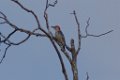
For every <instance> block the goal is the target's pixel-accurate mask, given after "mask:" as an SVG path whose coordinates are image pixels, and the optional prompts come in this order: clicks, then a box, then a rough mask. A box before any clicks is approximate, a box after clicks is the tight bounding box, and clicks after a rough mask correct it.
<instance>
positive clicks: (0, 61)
mask: <svg viewBox="0 0 120 80" xmlns="http://www.w3.org/2000/svg"><path fill="white" fill-rule="evenodd" d="M10 46H11V44H9V45H8V46H7V47H6V49H5V52H4V54H3V56H2V59H1V60H0V64H1V63H2V62H3V60H4V58H5V56H6V53H7V50H8V49H9V48H10Z"/></svg>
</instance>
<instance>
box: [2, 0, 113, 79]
mask: <svg viewBox="0 0 120 80" xmlns="http://www.w3.org/2000/svg"><path fill="white" fill-rule="evenodd" d="M11 1H12V2H14V3H15V4H17V5H18V6H19V7H20V8H21V9H22V10H24V11H26V12H27V13H30V14H31V15H32V16H33V17H34V18H35V20H36V24H37V27H36V28H35V29H33V30H27V29H23V28H19V26H17V25H16V24H14V23H12V22H11V21H10V20H9V19H8V17H7V16H6V15H5V14H4V13H3V12H1V11H0V24H1V25H2V24H7V25H9V27H8V28H12V29H13V31H11V33H9V34H8V35H7V36H5V35H4V33H1V32H0V44H5V45H7V47H6V49H5V51H4V54H3V56H2V58H1V60H0V64H1V63H2V62H3V60H4V58H5V56H6V53H7V50H8V49H9V48H10V47H11V46H16V45H20V44H22V43H25V42H26V41H27V40H28V39H29V38H30V37H31V36H35V37H46V38H48V39H49V41H50V42H51V44H52V45H53V47H54V49H55V50H56V53H57V55H58V58H59V60H60V64H61V67H62V72H63V75H64V78H65V80H69V78H68V75H69V74H68V73H67V71H66V68H65V64H64V61H63V58H62V56H61V52H62V53H63V54H64V55H65V56H66V58H67V60H68V61H69V63H70V66H71V70H72V73H73V80H79V79H78V68H77V56H78V54H79V51H80V50H81V40H82V39H83V38H87V37H89V36H91V37H100V36H103V35H106V34H108V33H110V32H112V31H113V30H110V31H108V32H105V33H103V34H100V35H93V34H89V33H88V27H89V21H90V18H88V20H87V21H86V28H85V33H86V35H85V36H82V35H81V30H80V23H79V21H78V18H77V15H76V11H75V10H74V11H73V12H72V13H71V14H72V15H73V17H74V18H75V21H76V25H77V27H76V28H77V35H78V47H77V48H75V44H74V39H73V38H71V40H70V46H68V45H67V44H66V45H65V47H66V50H62V49H59V48H61V47H60V46H59V45H57V42H56V41H55V40H54V38H53V37H54V36H53V35H52V32H51V31H50V28H51V27H50V25H49V20H48V18H49V17H48V13H47V10H48V9H49V7H55V5H56V4H57V3H58V1H57V0H56V1H55V2H54V3H53V4H49V2H48V0H46V7H45V10H44V19H45V22H46V28H47V30H45V29H44V27H42V26H41V21H40V20H39V19H38V16H37V15H36V13H35V12H34V11H32V10H30V9H28V8H26V7H25V6H24V5H23V4H21V3H20V2H19V1H18V0H11ZM16 32H21V33H25V34H27V36H26V38H24V39H22V40H21V41H20V42H13V41H10V38H11V37H12V36H13V34H15V33H16ZM57 46H58V47H57ZM60 50H61V51H60ZM69 53H71V54H69ZM86 75H87V77H86V80H89V75H88V72H87V73H86Z"/></svg>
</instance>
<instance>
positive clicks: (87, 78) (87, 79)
mask: <svg viewBox="0 0 120 80" xmlns="http://www.w3.org/2000/svg"><path fill="white" fill-rule="evenodd" d="M86 76H87V77H86V80H89V74H88V72H86Z"/></svg>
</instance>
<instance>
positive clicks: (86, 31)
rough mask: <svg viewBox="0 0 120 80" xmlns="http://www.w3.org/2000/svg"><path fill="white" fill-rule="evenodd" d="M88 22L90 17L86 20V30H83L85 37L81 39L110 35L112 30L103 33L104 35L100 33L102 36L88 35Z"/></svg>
mask: <svg viewBox="0 0 120 80" xmlns="http://www.w3.org/2000/svg"><path fill="white" fill-rule="evenodd" d="M89 22H90V17H89V18H88V20H87V21H86V23H87V25H86V28H85V33H86V35H85V36H81V38H87V37H88V36H91V37H101V36H103V35H106V34H108V33H111V32H112V31H113V30H110V31H108V32H105V33H102V34H99V35H93V34H89V33H88V27H89V25H90V24H89Z"/></svg>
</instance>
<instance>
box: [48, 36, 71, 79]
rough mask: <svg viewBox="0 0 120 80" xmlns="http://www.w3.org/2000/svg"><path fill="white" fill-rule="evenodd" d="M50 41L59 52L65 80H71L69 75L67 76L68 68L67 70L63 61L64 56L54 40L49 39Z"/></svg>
mask: <svg viewBox="0 0 120 80" xmlns="http://www.w3.org/2000/svg"><path fill="white" fill-rule="evenodd" d="M49 39H50V41H51V43H52V45H53V47H54V48H55V50H56V52H57V55H58V57H59V60H60V63H61V66H62V72H63V74H64V77H65V80H69V79H68V75H67V71H66V68H65V65H64V61H63V59H62V56H61V54H60V52H59V50H58V48H57V46H56V45H55V42H54V41H53V38H49Z"/></svg>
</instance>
